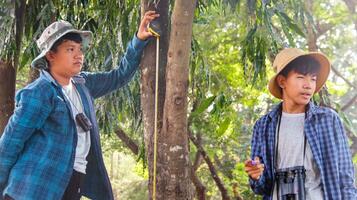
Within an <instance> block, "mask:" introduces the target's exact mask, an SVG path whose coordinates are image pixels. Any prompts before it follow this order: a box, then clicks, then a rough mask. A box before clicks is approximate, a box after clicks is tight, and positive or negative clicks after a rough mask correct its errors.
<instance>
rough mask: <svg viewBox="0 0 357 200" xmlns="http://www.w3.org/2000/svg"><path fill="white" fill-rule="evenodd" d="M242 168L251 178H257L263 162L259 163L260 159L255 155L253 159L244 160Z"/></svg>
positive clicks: (262, 167) (262, 168)
mask: <svg viewBox="0 0 357 200" xmlns="http://www.w3.org/2000/svg"><path fill="white" fill-rule="evenodd" d="M244 170H245V172H247V174H248V175H249V177H250V178H251V179H253V180H258V179H259V178H260V176H261V175H262V174H263V171H264V164H262V163H260V159H259V158H258V157H255V158H254V160H251V159H248V160H246V161H245V162H244Z"/></svg>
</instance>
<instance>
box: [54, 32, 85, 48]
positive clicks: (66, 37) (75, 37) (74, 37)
mask: <svg viewBox="0 0 357 200" xmlns="http://www.w3.org/2000/svg"><path fill="white" fill-rule="evenodd" d="M68 40H70V41H73V42H76V43H82V37H81V35H79V33H73V32H70V33H67V34H65V35H63V36H62V37H61V38H60V39H58V40H57V41H56V42H55V43H54V44H53V45H52V47H51V49H50V50H51V51H53V52H56V51H57V48H58V46H59V45H61V44H62V43H63V42H65V41H68Z"/></svg>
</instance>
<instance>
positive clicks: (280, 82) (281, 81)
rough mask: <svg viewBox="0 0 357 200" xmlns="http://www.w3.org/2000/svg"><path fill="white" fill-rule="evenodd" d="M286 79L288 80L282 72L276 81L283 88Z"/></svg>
mask: <svg viewBox="0 0 357 200" xmlns="http://www.w3.org/2000/svg"><path fill="white" fill-rule="evenodd" d="M285 81H286V78H285V77H284V76H283V75H281V74H280V75H278V76H277V77H276V82H277V83H278V85H279V87H280V88H281V89H284V87H285Z"/></svg>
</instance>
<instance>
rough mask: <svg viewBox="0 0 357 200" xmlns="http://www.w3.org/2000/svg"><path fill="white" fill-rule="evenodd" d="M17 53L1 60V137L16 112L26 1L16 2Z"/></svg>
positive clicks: (15, 39) (15, 38)
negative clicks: (17, 76)
mask: <svg viewBox="0 0 357 200" xmlns="http://www.w3.org/2000/svg"><path fill="white" fill-rule="evenodd" d="M14 3H15V37H14V39H13V41H15V47H16V48H15V51H14V52H13V54H11V53H10V55H11V56H10V60H9V61H6V62H2V61H1V60H0V135H1V134H2V133H3V131H4V129H5V126H6V124H7V122H8V120H9V118H10V116H11V115H12V113H13V110H14V98H15V90H16V71H17V70H16V69H17V67H18V63H19V57H20V50H21V41H22V35H23V27H24V17H25V8H26V1H15V2H14Z"/></svg>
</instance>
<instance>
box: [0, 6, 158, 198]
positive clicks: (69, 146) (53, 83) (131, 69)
mask: <svg viewBox="0 0 357 200" xmlns="http://www.w3.org/2000/svg"><path fill="white" fill-rule="evenodd" d="M156 17H158V14H155V12H153V11H149V12H147V13H146V14H145V16H144V17H143V19H142V21H141V24H140V27H139V30H138V32H137V34H136V35H135V36H134V38H133V39H132V41H131V42H130V43H129V45H128V48H127V51H126V53H125V55H124V56H123V58H122V59H121V61H120V64H119V66H118V67H117V68H116V69H113V70H111V71H109V72H103V73H88V72H80V71H81V68H82V65H83V60H84V53H83V51H84V50H85V49H86V48H87V47H88V46H89V43H90V40H91V37H92V33H91V32H89V31H80V30H77V29H74V28H73V27H72V25H71V24H70V23H68V22H66V21H57V22H54V23H53V24H51V25H50V26H48V27H47V28H46V29H45V31H44V32H43V33H42V35H41V37H40V38H39V39H38V40H37V45H38V47H39V48H40V50H41V54H40V55H39V56H37V58H35V59H34V60H33V62H32V64H31V65H32V67H35V68H38V69H40V70H41V75H40V77H39V78H38V79H37V80H35V81H34V82H33V83H31V84H30V85H28V86H26V87H25V88H24V89H22V90H20V91H19V92H18V93H17V95H16V108H15V111H14V114H13V115H12V116H11V118H10V120H9V122H8V124H7V126H6V128H5V130H4V132H3V134H2V136H1V138H0V200H1V199H5V200H8V199H15V200H24V199H26V200H61V199H62V200H78V199H80V198H81V196H82V195H84V196H86V197H88V198H90V199H94V200H96V199H97V200H103V199H105V200H111V199H113V192H112V188H111V185H110V182H109V178H108V175H107V172H106V169H105V166H104V162H103V158H102V152H101V147H100V141H99V127H98V124H97V121H96V117H95V109H94V99H95V98H98V97H101V96H103V95H105V94H108V93H110V92H112V91H114V90H116V89H118V88H120V87H123V86H124V85H125V84H127V83H128V82H129V81H130V79H131V78H132V77H133V75H134V74H135V72H136V70H137V68H138V65H139V62H140V58H141V55H142V51H143V49H144V47H145V45H146V44H147V39H148V38H149V37H150V36H152V34H151V33H150V32H148V30H147V25H148V23H149V22H150V21H152V20H153V19H155V18H156Z"/></svg>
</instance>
